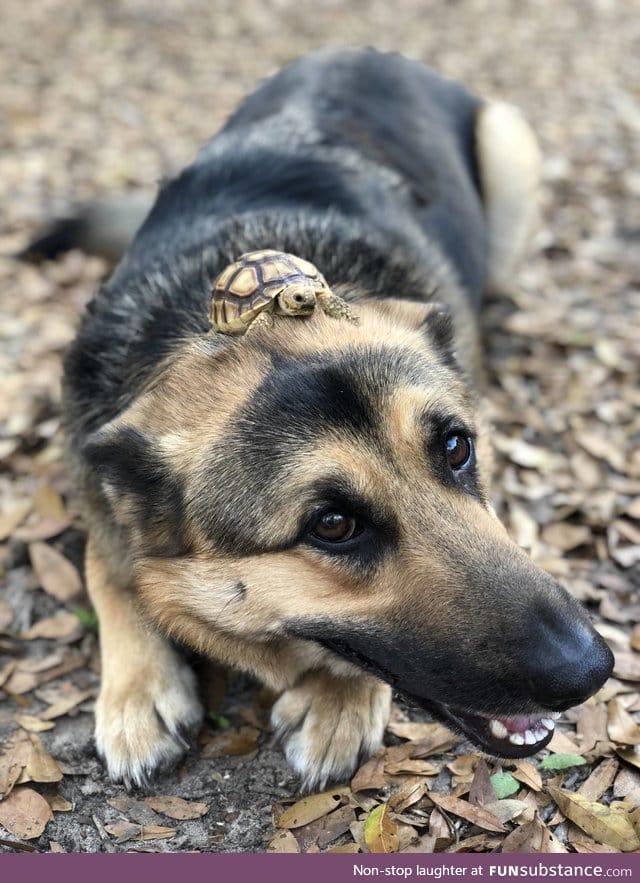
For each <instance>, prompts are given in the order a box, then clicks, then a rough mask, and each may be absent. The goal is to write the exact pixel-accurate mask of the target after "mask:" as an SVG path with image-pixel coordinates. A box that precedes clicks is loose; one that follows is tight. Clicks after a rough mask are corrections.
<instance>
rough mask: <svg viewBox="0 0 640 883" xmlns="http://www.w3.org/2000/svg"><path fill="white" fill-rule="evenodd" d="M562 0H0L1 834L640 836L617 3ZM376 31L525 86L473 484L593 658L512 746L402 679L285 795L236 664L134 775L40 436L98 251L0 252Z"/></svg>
mask: <svg viewBox="0 0 640 883" xmlns="http://www.w3.org/2000/svg"><path fill="white" fill-rule="evenodd" d="M638 13H639V10H638V5H637V3H635V2H633V3H625V4H619V3H618V4H616V3H613V2H610V0H574V2H566V3H562V4H560V3H557V2H556V0H536V2H526V0H522V2H518V3H511V2H507V0H459V2H456V3H444V2H435V0H429V2H424V0H423V2H418V0H401V2H399V3H394V4H390V3H388V2H387V0H373V2H370V3H369V2H367V3H364V2H358V0H353V2H350V3H347V4H342V3H338V2H325V3H322V4H313V5H308V4H300V3H295V2H292V0H278V2H276V3H269V4H264V3H261V2H259V0H234V2H227V0H222V2H218V3H216V4H211V3H210V2H208V0H167V2H163V3H162V4H158V3H155V2H152V0H115V2H112V3H109V4H104V3H101V2H100V0H82V2H81V0H64V2H63V0H41V2H39V3H38V4H25V3H20V2H18V0H5V3H4V4H3V24H2V29H0V138H1V142H2V151H1V153H0V193H1V199H2V204H3V208H4V212H3V217H2V220H1V221H0V224H1V227H0V252H2V254H3V255H4V256H3V257H2V259H1V263H0V277H1V279H0V285H1V287H2V292H3V293H2V300H1V302H0V338H1V340H2V348H1V351H0V390H1V394H0V513H1V514H0V580H1V586H2V587H1V588H0V738H1V739H2V742H3V744H2V751H1V753H0V851H3V850H28V851H33V850H37V851H43V852H47V851H51V852H61V851H67V852H74V851H82V852H84V851H88V852H93V851H107V852H118V851H122V850H154V851H170V852H174V851H181V850H212V851H238V850H257V851H260V850H264V849H267V848H268V849H271V850H277V851H289V852H297V851H306V852H317V851H325V850H331V851H346V852H355V851H356V850H361V851H363V852H365V851H374V852H376V851H397V850H403V851H406V850H418V851H431V850H437V851H443V850H444V851H447V850H448V851H461V850H479V851H490V850H497V851H502V852H514V851H515V852H517V851H538V852H564V851H568V852H575V851H577V852H594V851H596V852H597V851H617V850H618V851H634V850H638V849H640V815H639V814H640V810H638V806H639V805H640V692H639V690H640V625H639V623H640V598H639V596H638V590H639V587H640V407H639V406H640V376H639V374H640V371H639V365H640V291H639V288H640V247H639V240H640V112H639V104H638V102H639V99H640V67H639V66H638V63H637V58H638V57H640V15H639V14H638ZM338 42H340V43H353V44H373V45H377V46H379V47H381V48H394V49H398V50H400V51H403V52H405V53H407V54H409V55H411V56H413V57H416V58H420V59H423V60H425V61H427V62H430V63H432V64H434V65H435V66H437V67H439V68H440V70H442V71H443V72H444V73H445V74H447V75H450V76H454V77H458V78H462V79H464V80H465V81H466V82H467V83H468V84H469V85H470V86H471V87H472V88H474V89H476V90H477V91H479V92H481V93H484V94H489V95H494V96H499V97H502V98H507V99H509V100H511V101H513V102H515V103H517V104H519V105H520V106H522V107H523V108H524V110H525V112H526V114H527V116H528V117H529V118H530V119H531V121H532V122H533V123H534V126H535V127H536V129H537V131H538V132H539V135H540V139H541V143H542V146H543V150H544V154H545V164H544V179H545V191H544V229H543V231H542V233H541V234H540V236H539V238H538V241H537V254H536V255H535V256H534V257H533V259H532V260H531V261H530V262H529V263H528V265H527V267H526V268H525V269H524V270H523V272H522V274H521V275H520V277H519V279H518V280H517V281H516V282H515V284H514V290H513V293H512V295H511V297H509V298H503V299H501V300H499V301H493V302H491V303H489V304H488V305H487V309H486V311H485V325H486V341H487V352H488V363H489V372H490V383H491V394H490V398H491V402H492V410H493V417H494V421H495V426H496V432H495V442H496V447H497V451H498V463H497V481H496V505H497V508H498V510H499V512H500V514H501V517H502V518H503V519H504V520H505V522H506V523H507V524H508V525H509V527H510V529H511V531H512V532H513V534H514V536H515V537H516V539H517V540H518V542H519V543H521V544H522V545H523V546H524V547H525V548H527V549H529V550H530V552H531V554H532V555H533V557H534V558H535V559H536V560H537V561H538V562H539V563H540V564H541V565H542V566H543V567H545V568H547V569H548V570H549V571H550V572H551V573H553V574H554V575H555V576H557V577H558V578H559V579H561V580H562V581H564V583H565V584H566V585H567V586H568V587H569V588H570V589H571V590H572V591H573V592H574V593H575V594H576V595H577V596H578V597H579V598H581V599H582V600H583V601H584V603H585V604H587V605H588V606H589V609H590V611H591V612H592V613H593V615H594V618H595V619H596V620H597V622H598V628H599V629H600V631H601V633H602V634H603V635H604V637H605V638H606V639H607V641H609V643H610V644H611V646H612V648H613V650H614V651H615V654H616V669H615V677H614V678H613V679H612V680H611V681H610V682H609V683H608V684H607V685H606V686H605V687H604V688H603V689H602V690H601V691H600V693H599V694H598V695H597V696H596V697H594V698H593V699H592V700H590V701H589V702H587V703H586V704H585V705H583V706H581V707H580V708H576V709H573V710H572V711H570V712H568V713H567V714H565V715H564V717H563V718H562V720H561V722H560V725H559V728H558V731H557V733H556V735H555V737H554V739H553V741H552V742H551V744H550V746H549V750H548V751H545V752H542V754H541V755H540V756H537V757H536V758H534V759H532V760H531V761H527V762H518V763H507V762H505V763H503V764H498V763H494V762H490V761H486V760H482V759H481V758H480V757H479V756H478V755H477V754H475V753H474V752H473V751H472V750H471V749H470V747H469V745H468V744H465V743H464V742H462V741H461V740H460V739H459V738H457V737H455V736H452V735H451V734H450V733H449V732H448V731H447V730H446V729H445V728H444V727H442V726H441V725H439V724H437V723H433V722H430V721H426V720H424V719H423V718H420V717H419V716H418V715H416V714H415V713H414V712H410V711H407V710H405V709H403V708H401V707H396V708H395V710H394V715H393V720H392V723H391V724H390V726H389V730H388V734H387V747H386V748H385V749H384V750H383V751H381V752H380V754H379V756H377V757H376V758H374V759H373V760H371V761H370V762H368V763H367V764H366V765H365V766H364V767H363V768H362V769H361V770H360V771H359V772H358V773H357V775H356V777H355V778H354V780H353V781H352V782H350V783H343V785H341V786H340V787H338V788H336V789H335V790H332V791H330V792H327V793H326V794H324V795H319V796H317V795H316V796H311V797H307V798H304V799H302V800H301V801H300V800H298V799H297V795H296V781H295V779H294V777H293V776H292V774H291V773H290V771H289V770H288V768H287V766H286V764H285V763H284V760H283V758H282V756H281V754H280V753H279V751H278V750H277V748H275V747H274V746H272V744H271V736H270V733H269V731H268V726H267V723H266V721H267V713H266V712H267V708H266V698H265V697H264V696H262V694H260V693H259V692H258V691H255V690H252V689H250V688H249V687H248V686H247V685H246V684H244V682H236V684H235V685H234V686H233V687H232V689H231V690H230V691H229V692H228V693H227V696H226V698H224V699H222V698H221V697H220V693H219V691H217V690H215V689H214V688H213V687H212V686H211V683H212V682H211V680H210V679H209V680H207V679H205V681H206V683H207V684H209V687H208V690H207V696H208V700H207V701H208V707H209V709H210V711H211V712H212V714H211V715H210V717H209V720H208V723H207V725H206V726H205V727H204V729H203V731H202V733H201V736H200V739H199V742H198V745H197V746H196V747H195V748H194V749H193V750H192V751H191V752H190V753H189V755H188V757H187V758H186V760H185V762H184V764H183V765H182V766H180V768H179V769H177V770H176V771H175V772H173V773H170V774H167V775H166V776H165V777H164V778H162V779H160V780H159V781H157V782H156V783H155V784H154V786H153V787H152V788H151V789H150V790H149V791H148V792H145V793H131V794H127V793H126V792H125V790H124V789H123V788H122V787H120V786H118V785H114V784H112V783H110V782H108V781H107V780H105V778H104V774H103V769H102V767H101V765H100V763H99V762H98V761H97V759H96V758H95V756H94V751H93V744H92V705H93V701H94V700H95V696H96V691H97V688H98V671H99V663H98V656H97V651H96V640H97V639H96V626H95V620H94V618H93V615H92V613H91V610H90V606H89V604H88V601H87V599H86V596H85V595H84V592H83V583H82V569H81V551H82V542H83V537H82V532H81V526H79V525H78V524H77V523H76V522H75V518H74V507H73V500H72V498H71V497H70V496H69V486H68V477H67V472H66V470H65V467H64V464H63V462H62V460H61V447H62V445H61V436H60V415H59V377H60V357H61V354H62V353H63V351H64V349H65V347H66V345H67V343H68V342H69V340H70V339H71V337H72V335H73V329H74V326H75V323H76V321H77V316H78V313H79V311H80V310H81V309H82V306H83V304H84V303H85V302H86V300H87V298H88V297H89V296H90V294H91V291H92V289H93V288H94V286H95V284H96V281H97V280H98V279H99V278H100V276H101V274H102V273H103V272H104V267H103V266H102V265H101V264H100V262H99V261H97V260H95V259H91V258H88V257H86V256H84V255H81V254H79V253H75V254H70V255H69V256H68V257H67V258H65V259H64V260H61V261H60V262H58V263H56V264H53V265H48V266H44V267H42V268H33V267H27V266H21V265H18V264H17V263H15V262H14V261H12V260H11V259H10V258H9V257H8V255H10V254H11V253H12V252H15V251H16V250H18V249H19V248H20V247H22V246H24V244H25V243H26V242H27V241H28V238H29V236H30V235H31V234H32V233H33V231H34V230H35V228H36V227H37V225H38V224H39V223H40V222H41V221H42V220H43V219H44V218H47V217H50V216H51V215H52V214H56V213H60V212H61V211H64V210H65V209H67V208H68V207H69V205H70V204H71V203H73V202H74V201H77V200H81V199H84V198H87V197H91V196H94V195H95V194H97V193H106V192H111V191H120V190H123V189H126V188H130V187H136V188H138V187H142V188H149V187H153V186H154V184H155V182H156V181H157V180H158V179H159V178H161V177H162V176H163V175H166V174H167V173H169V172H171V171H172V170H174V169H176V168H178V167H179V166H180V165H182V164H183V163H185V162H186V161H188V159H189V158H190V157H191V156H192V154H193V152H194V150H195V149H196V147H197V146H198V145H200V144H201V143H202V142H203V141H204V140H205V139H206V138H207V137H208V136H209V135H210V134H211V133H212V132H213V131H214V130H215V128H216V127H217V126H218V125H219V124H220V123H221V122H222V121H223V119H224V117H225V115H226V114H227V113H228V112H229V111H230V110H231V109H232V107H233V106H234V104H235V103H236V102H237V101H238V100H239V99H240V97H241V96H242V95H243V93H245V92H246V91H247V90H249V89H250V88H251V87H252V86H253V85H254V83H255V82H256V81H257V80H258V78H260V77H262V76H263V75H264V74H266V73H268V72H270V71H272V70H273V69H275V68H276V67H277V66H279V65H280V64H282V63H284V62H286V61H287V60H289V59H290V58H292V57H293V56H294V55H297V54H300V53H302V52H304V51H307V50H309V49H312V48H315V47H319V46H322V45H326V44H329V43H333V44H335V43H338Z"/></svg>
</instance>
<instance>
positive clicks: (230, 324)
mask: <svg viewBox="0 0 640 883" xmlns="http://www.w3.org/2000/svg"><path fill="white" fill-rule="evenodd" d="M316 304H318V305H319V306H320V307H321V308H322V310H324V312H325V313H327V315H329V316H333V317H334V318H336V319H349V320H350V321H352V322H355V321H357V320H356V319H355V317H354V316H353V314H352V312H351V310H350V308H349V305H348V304H347V302H346V301H344V300H343V299H342V298H341V297H338V295H336V294H333V292H332V291H331V289H330V288H329V286H328V285H327V283H326V281H325V279H324V277H323V275H322V274H321V273H320V271H319V270H318V269H317V268H316V267H314V266H313V264H310V263H309V261H304V260H302V258H299V257H296V256H295V255H292V254H285V253H284V252H281V251H273V250H272V249H264V250H263V251H250V252H247V254H243V255H241V256H240V257H239V258H238V260H237V261H235V263H233V264H230V265H229V266H228V267H226V269H224V270H223V271H222V273H220V275H219V276H218V277H217V279H216V280H215V282H214V283H213V297H212V299H211V308H210V310H209V321H210V323H211V326H212V328H213V329H214V330H215V331H219V332H220V333H221V334H244V333H245V332H246V331H248V330H250V329H251V330H252V331H253V330H256V329H258V328H265V327H267V328H269V327H271V325H272V324H273V318H272V315H275V316H308V315H310V314H311V313H312V312H313V311H314V309H315V306H316Z"/></svg>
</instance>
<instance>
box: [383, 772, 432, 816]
mask: <svg viewBox="0 0 640 883" xmlns="http://www.w3.org/2000/svg"><path fill="white" fill-rule="evenodd" d="M426 791H427V786H426V784H425V783H424V782H421V781H420V780H419V779H414V780H413V781H412V782H409V784H407V785H404V786H403V787H402V788H399V789H398V790H397V791H396V792H395V794H393V795H392V796H391V797H390V798H389V801H388V806H389V809H390V810H393V812H396V813H401V812H404V810H405V809H408V808H409V807H410V806H413V805H414V804H415V803H418V801H419V800H421V799H422V798H423V797H424V795H425V793H426Z"/></svg>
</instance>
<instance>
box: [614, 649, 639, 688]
mask: <svg viewBox="0 0 640 883" xmlns="http://www.w3.org/2000/svg"><path fill="white" fill-rule="evenodd" d="M614 656H615V665H614V667H613V673H614V675H615V676H616V677H617V678H622V680H623V681H640V655H638V654H637V653H614Z"/></svg>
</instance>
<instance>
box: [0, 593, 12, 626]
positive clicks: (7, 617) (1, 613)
mask: <svg viewBox="0 0 640 883" xmlns="http://www.w3.org/2000/svg"><path fill="white" fill-rule="evenodd" d="M12 622H13V610H12V609H11V607H10V606H9V604H7V602H6V601H0V632H4V631H6V630H7V629H8V628H9V626H10V625H11V623H12Z"/></svg>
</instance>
